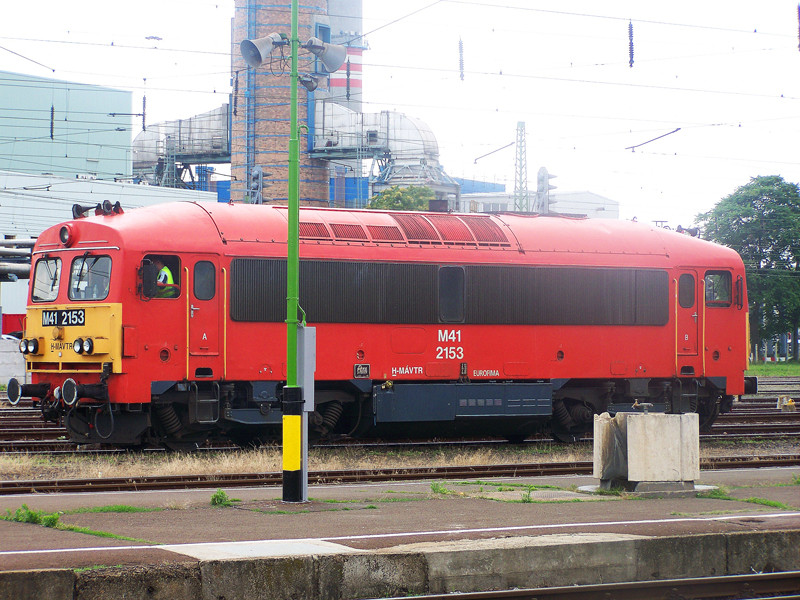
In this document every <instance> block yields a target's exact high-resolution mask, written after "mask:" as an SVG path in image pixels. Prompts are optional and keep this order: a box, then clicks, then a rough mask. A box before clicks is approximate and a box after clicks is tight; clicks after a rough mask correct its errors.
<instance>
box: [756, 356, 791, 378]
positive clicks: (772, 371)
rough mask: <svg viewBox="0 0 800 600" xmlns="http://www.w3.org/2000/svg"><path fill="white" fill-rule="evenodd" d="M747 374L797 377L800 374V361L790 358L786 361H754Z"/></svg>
mask: <svg viewBox="0 0 800 600" xmlns="http://www.w3.org/2000/svg"><path fill="white" fill-rule="evenodd" d="M746 374H747V375H756V376H761V377H796V376H798V375H800V362H797V361H794V360H790V361H786V362H767V363H753V364H751V365H750V368H749V369H747V373H746Z"/></svg>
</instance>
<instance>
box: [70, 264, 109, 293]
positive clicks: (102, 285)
mask: <svg viewBox="0 0 800 600" xmlns="http://www.w3.org/2000/svg"><path fill="white" fill-rule="evenodd" d="M110 280H111V258H110V257H108V256H87V255H83V256H79V257H77V258H75V259H74V260H73V261H72V268H71V269H70V274H69V299H70V300H105V298H106V297H107V296H108V283H109V281H110Z"/></svg>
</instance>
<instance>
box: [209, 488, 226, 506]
mask: <svg viewBox="0 0 800 600" xmlns="http://www.w3.org/2000/svg"><path fill="white" fill-rule="evenodd" d="M230 505H231V499H230V498H229V497H228V494H226V493H225V490H223V489H220V488H217V491H216V492H214V493H213V494H211V506H230Z"/></svg>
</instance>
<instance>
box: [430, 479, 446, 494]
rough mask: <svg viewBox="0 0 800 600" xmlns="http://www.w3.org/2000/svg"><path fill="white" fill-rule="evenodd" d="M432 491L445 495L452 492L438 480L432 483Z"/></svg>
mask: <svg viewBox="0 0 800 600" xmlns="http://www.w3.org/2000/svg"><path fill="white" fill-rule="evenodd" d="M431 491H432V492H433V493H434V494H443V495H447V494H449V493H450V490H448V489H447V488H446V487H444V486H443V485H442V484H441V483H439V482H438V481H434V482H433V483H431Z"/></svg>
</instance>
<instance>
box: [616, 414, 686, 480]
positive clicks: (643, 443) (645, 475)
mask: <svg viewBox="0 0 800 600" xmlns="http://www.w3.org/2000/svg"><path fill="white" fill-rule="evenodd" d="M627 431H628V479H629V480H630V481H696V480H697V479H698V478H699V477H700V421H699V419H698V415H697V413H688V414H685V415H665V414H653V413H649V414H630V415H628V428H627Z"/></svg>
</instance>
